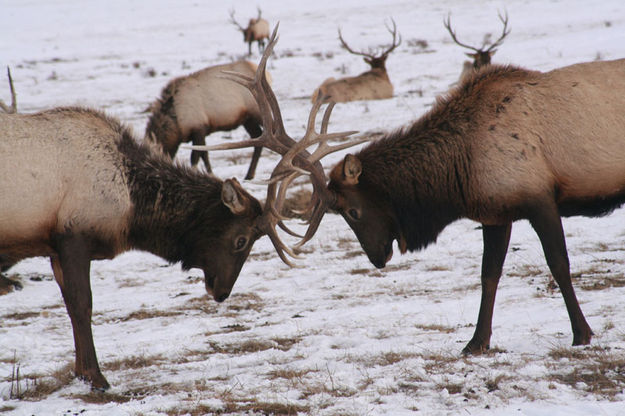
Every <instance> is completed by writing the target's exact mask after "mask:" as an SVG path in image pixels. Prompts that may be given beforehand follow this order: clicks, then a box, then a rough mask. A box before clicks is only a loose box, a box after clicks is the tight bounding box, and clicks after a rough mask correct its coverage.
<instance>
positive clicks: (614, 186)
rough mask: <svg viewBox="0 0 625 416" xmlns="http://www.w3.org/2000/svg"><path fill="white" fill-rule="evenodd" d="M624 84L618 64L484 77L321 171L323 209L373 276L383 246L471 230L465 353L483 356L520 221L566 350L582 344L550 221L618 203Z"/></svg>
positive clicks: (582, 326)
mask: <svg viewBox="0 0 625 416" xmlns="http://www.w3.org/2000/svg"><path fill="white" fill-rule="evenodd" d="M624 75H625V60H624V59H622V60H617V61H610V62H592V63H581V64H577V65H572V66H568V67H564V68H560V69H556V70H553V71H550V72H546V73H541V72H537V71H529V70H525V69H522V68H518V67H512V66H500V65H489V66H488V67H486V68H482V69H481V70H478V71H477V72H476V73H475V74H473V75H472V76H471V77H469V78H468V79H467V80H465V81H464V82H463V83H461V84H460V85H459V86H458V87H456V88H455V89H453V90H451V91H450V93H449V94H448V96H447V97H445V98H442V99H440V100H439V101H438V102H437V103H436V104H435V106H434V107H433V108H432V109H431V110H430V111H429V112H428V113H427V114H425V115H424V116H423V117H421V118H420V119H418V120H417V121H415V122H413V123H412V124H409V125H407V126H405V127H403V128H401V129H399V130H397V131H395V132H392V133H390V134H387V135H386V136H385V137H384V138H382V139H380V140H379V141H377V142H374V143H371V144H369V145H368V146H366V147H364V148H363V149H362V150H361V151H360V152H359V153H357V154H353V155H347V156H345V158H344V159H343V161H342V162H341V163H339V164H338V165H337V166H335V167H334V168H333V170H332V171H331V174H330V182H329V184H328V192H329V193H331V194H332V197H331V198H329V199H330V200H333V201H335V203H334V205H333V208H334V209H336V210H337V211H338V212H339V213H340V214H341V215H342V216H343V217H344V218H345V220H346V221H347V223H348V224H349V226H350V227H351V228H352V230H353V231H354V232H355V234H356V236H357V238H358V240H359V241H360V244H361V246H362V248H363V249H364V251H365V252H366V254H367V256H368V257H369V260H370V261H371V262H372V263H373V264H374V265H375V266H376V267H378V268H382V267H384V266H385V265H386V263H387V262H388V261H389V259H390V258H391V256H392V253H393V249H392V245H393V240H397V241H398V245H399V249H400V250H401V252H402V253H404V252H405V251H406V250H410V251H413V250H418V249H421V248H424V247H426V246H427V245H428V244H430V243H432V242H434V241H435V240H436V238H437V236H438V235H439V233H440V232H441V231H442V230H443V229H444V228H445V227H446V226H447V225H448V224H450V223H452V222H454V221H455V220H457V219H460V218H469V219H472V220H474V221H477V222H480V223H481V224H482V233H483V240H484V241H483V244H484V252H483V258H482V270H481V281H482V298H481V305H480V311H479V316H478V320H477V325H476V328H475V332H474V334H473V337H472V338H471V340H470V341H469V343H468V344H467V345H466V346H465V348H464V350H463V352H464V353H467V354H471V353H481V352H483V351H484V350H487V349H488V348H489V345H490V338H491V322H492V316H493V306H494V302H495V292H496V290H497V284H498V282H499V278H500V276H501V273H502V267H503V263H504V259H505V256H506V251H507V248H508V243H509V239H510V232H511V227H512V223H513V222H514V221H516V220H520V219H527V220H529V222H530V224H531V226H532V227H533V228H534V230H535V232H536V234H537V235H538V237H539V239H540V242H541V244H542V247H543V251H544V254H545V258H546V260H547V265H548V266H549V269H550V270H551V273H552V274H553V277H554V279H555V281H556V282H557V283H558V285H559V287H560V290H561V292H562V296H563V298H564V302H565V304H566V308H567V311H568V314H569V318H570V322H571V326H572V332H573V345H585V344H588V343H590V340H591V336H592V334H593V333H592V331H591V329H590V327H589V325H588V323H587V322H586V319H585V318H584V315H583V313H582V311H581V309H580V307H579V304H578V301H577V298H576V296H575V292H574V290H573V286H572V284H571V275H570V270H569V260H568V254H567V250H566V244H565V238H564V232H563V229H562V222H561V217H567V216H573V215H584V216H600V215H605V214H607V213H609V212H611V211H612V210H614V209H615V208H616V207H618V206H620V205H621V204H623V202H625V163H624V161H625V137H624V136H623V131H625V76H624ZM398 172H401V174H399V175H398V174H397V173H398Z"/></svg>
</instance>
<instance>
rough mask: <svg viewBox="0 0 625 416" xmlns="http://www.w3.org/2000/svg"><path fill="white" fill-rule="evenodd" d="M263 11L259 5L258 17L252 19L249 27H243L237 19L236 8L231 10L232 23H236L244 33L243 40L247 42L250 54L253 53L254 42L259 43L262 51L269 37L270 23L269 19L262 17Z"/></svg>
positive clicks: (259, 48)
mask: <svg viewBox="0 0 625 416" xmlns="http://www.w3.org/2000/svg"><path fill="white" fill-rule="evenodd" d="M261 13H262V12H261V10H260V7H259V8H258V17H256V18H255V19H254V18H252V19H250V21H249V22H248V24H247V27H243V26H241V25H240V24H239V23H238V22H237V21H236V20H235V18H234V10H230V23H232V24H233V25H235V26H236V27H237V28H238V29H239V30H240V31H241V33H243V42H246V43H247V46H248V48H247V49H248V50H247V54H248V56H249V55H251V54H252V42H256V43H257V44H258V51H259V52H260V53H262V52H263V50H264V49H265V40H266V39H267V38H269V23H268V22H267V20H265V19H263V18H262V17H260V15H261Z"/></svg>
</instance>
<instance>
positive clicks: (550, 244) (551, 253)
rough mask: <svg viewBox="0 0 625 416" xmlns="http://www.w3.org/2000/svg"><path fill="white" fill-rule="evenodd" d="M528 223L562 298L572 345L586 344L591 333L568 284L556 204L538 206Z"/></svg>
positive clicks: (569, 273) (573, 292)
mask: <svg viewBox="0 0 625 416" xmlns="http://www.w3.org/2000/svg"><path fill="white" fill-rule="evenodd" d="M530 224H531V225H532V227H533V228H534V231H536V234H538V238H539V239H540V243H541V244H542V246H543V251H544V253H545V258H546V260H547V265H548V266H549V270H551V274H552V275H553V278H554V279H555V281H556V283H557V284H558V286H559V287H560V292H562V296H563V297H564V303H565V304H566V310H567V312H568V314H569V319H570V321H571V328H572V329H573V345H587V344H590V339H591V338H592V335H593V332H592V330H591V329H590V326H589V325H588V323H587V322H586V318H585V317H584V314H583V313H582V309H581V308H580V307H579V302H578V301H577V297H576V296H575V290H574V289H573V284H572V283H571V272H570V265H569V256H568V254H567V251H566V242H565V239H564V230H563V229H562V221H561V219H560V214H559V213H558V210H557V207H556V206H555V205H549V206H546V207H544V206H543V207H541V209H539V210H537V213H536V214H535V215H534V216H533V217H532V218H530Z"/></svg>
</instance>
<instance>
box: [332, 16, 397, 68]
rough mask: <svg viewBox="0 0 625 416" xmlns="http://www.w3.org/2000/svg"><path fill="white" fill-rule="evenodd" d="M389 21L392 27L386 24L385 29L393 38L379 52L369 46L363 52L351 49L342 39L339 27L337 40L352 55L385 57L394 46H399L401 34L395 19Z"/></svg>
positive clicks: (373, 57)
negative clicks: (383, 49) (386, 46)
mask: <svg viewBox="0 0 625 416" xmlns="http://www.w3.org/2000/svg"><path fill="white" fill-rule="evenodd" d="M391 22H392V23H393V29H391V28H390V27H388V25H386V29H387V30H388V31H389V33H390V34H391V35H392V36H393V40H392V42H391V46H389V47H388V48H387V49H386V50H385V51H383V52H381V53H377V54H376V53H375V51H373V50H372V49H371V48H369V52H364V51H355V50H353V49H352V48H351V47H350V46H349V45H348V44H347V42H345V39H343V34H342V33H341V29H340V28H339V30H338V31H339V41H340V42H341V46H342V47H343V48H344V49H345V50H346V51H347V52H349V53H351V54H353V55H360V56H365V57H367V58H370V59H379V58H382V57H386V56H388V54H389V53H391V52H392V51H393V50H394V49H395V48H397V47H398V46H399V44H400V43H401V35H399V37H398V34H397V25H396V24H395V20H393V19H391Z"/></svg>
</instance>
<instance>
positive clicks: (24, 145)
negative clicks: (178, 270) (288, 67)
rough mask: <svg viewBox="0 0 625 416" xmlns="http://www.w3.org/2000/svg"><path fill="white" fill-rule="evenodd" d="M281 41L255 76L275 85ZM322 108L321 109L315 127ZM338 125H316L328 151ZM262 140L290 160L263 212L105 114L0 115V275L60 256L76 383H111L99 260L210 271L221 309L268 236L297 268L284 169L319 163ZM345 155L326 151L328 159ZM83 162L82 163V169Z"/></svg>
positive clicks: (209, 284)
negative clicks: (152, 261)
mask: <svg viewBox="0 0 625 416" xmlns="http://www.w3.org/2000/svg"><path fill="white" fill-rule="evenodd" d="M276 29H277V28H276ZM275 36H276V31H274V35H273V37H272V41H271V42H270V44H269V45H268V46H267V49H266V51H265V55H263V60H262V61H261V67H259V71H257V73H256V76H255V78H254V79H253V82H254V83H256V84H262V85H264V86H266V87H267V88H268V85H269V84H268V82H267V79H266V76H265V64H266V61H267V57H268V56H269V54H270V53H271V50H272V49H273V44H274V43H275ZM261 68H262V70H261ZM232 74H235V75H232ZM230 76H241V74H238V73H231V74H230ZM235 79H237V80H238V81H240V80H239V79H238V78H235ZM272 99H273V100H274V101H275V96H272ZM261 108H263V113H262V118H263V122H264V124H265V125H269V126H271V123H272V122H273V118H272V117H273V115H272V113H271V112H270V111H269V109H268V108H267V107H266V106H264V107H261ZM318 110H319V106H313V109H312V110H311V115H310V119H311V120H313V123H312V126H314V119H315V116H316V112H317V111H318ZM328 117H329V112H328V111H326V116H325V118H324V123H323V125H322V134H317V133H316V132H315V131H314V129H313V128H312V127H311V128H310V129H309V131H307V133H306V137H314V139H315V140H318V141H323V142H324V143H325V141H327V140H328V139H331V138H333V137H341V136H344V135H345V134H340V133H336V134H325V130H326V129H327V123H328ZM280 123H281V120H280ZM306 137H305V138H306ZM252 141H253V144H252V146H257V145H258V144H259V143H260V144H262V145H263V146H267V147H268V148H270V149H272V150H274V151H276V152H277V153H279V154H281V155H283V158H282V160H281V161H280V162H279V163H278V164H277V166H276V168H275V169H274V171H273V173H272V175H271V178H272V180H271V181H270V184H269V186H268V188H267V199H266V202H265V205H264V207H261V205H260V203H259V202H258V201H257V200H256V199H255V198H254V197H252V196H251V195H250V194H248V193H247V192H246V191H245V190H244V189H243V188H242V187H241V186H240V185H239V184H238V182H237V181H236V180H235V179H230V180H226V181H224V182H222V181H221V180H219V179H217V178H216V177H214V176H213V175H207V174H204V173H202V172H199V171H198V170H196V169H191V168H189V167H185V166H177V165H175V164H173V163H172V162H171V160H170V158H168V157H167V156H165V155H163V154H162V153H161V152H160V151H157V150H155V149H153V147H152V146H150V145H149V143H143V144H138V143H137V141H136V140H135V139H134V138H133V137H132V136H131V134H130V133H129V131H128V130H127V129H126V128H125V127H124V126H122V125H121V124H120V123H119V122H118V121H116V120H114V119H112V118H109V117H107V116H105V115H104V114H102V113H100V112H97V111H94V110H88V109H80V108H59V109H53V110H50V111H45V112H42V113H37V114H31V115H19V114H14V115H4V114H0V155H2V157H3V159H2V163H0V178H2V180H0V195H2V196H3V198H2V205H0V266H4V265H11V264H13V263H15V262H17V261H19V260H21V259H24V258H28V257H34V256H49V257H50V260H51V264H52V270H53V272H54V277H55V279H56V281H57V283H58V284H59V286H60V288H61V292H62V294H63V298H64V300H65V305H66V307H67V311H68V314H69V316H70V319H71V322H72V327H73V331H74V342H75V346H76V367H75V371H76V375H77V376H79V377H82V378H85V379H87V380H88V381H89V382H90V383H91V385H92V387H93V388H95V389H106V388H108V387H109V384H108V382H107V381H106V379H105V378H104V376H103V375H102V373H101V372H100V368H99V365H98V361H97V358H96V353H95V346H94V344H93V336H92V333H91V307H92V302H91V288H90V282H89V268H90V263H91V260H96V259H105V258H112V257H115V256H116V255H117V254H119V253H121V252H124V251H127V250H130V249H139V250H145V251H149V252H151V253H153V254H155V255H158V256H160V257H162V258H164V259H166V260H168V261H170V262H172V263H173V262H178V261H180V262H181V263H182V267H183V268H185V269H189V268H200V269H202V270H203V271H204V277H205V286H206V289H207V291H208V292H209V293H212V295H213V298H214V299H215V300H216V301H217V302H222V301H224V300H225V299H226V298H227V297H228V296H229V294H230V291H231V290H232V287H233V285H234V283H235V281H236V279H237V277H238V274H239V272H240V270H241V266H242V265H243V262H244V261H245V259H246V258H247V256H248V254H249V252H250V249H251V247H252V245H253V244H254V242H255V241H256V240H257V239H258V238H259V237H261V236H262V235H264V234H267V235H268V236H269V238H270V239H271V241H272V243H273V245H274V247H275V249H276V251H277V253H278V255H279V256H280V258H281V259H282V260H283V261H284V262H285V263H287V264H290V262H289V261H288V259H287V258H286V256H285V253H286V254H289V255H291V256H295V254H294V253H293V251H292V250H291V249H290V248H289V247H287V246H286V245H285V244H284V243H282V241H281V240H280V238H279V236H278V234H277V231H276V228H275V227H276V225H280V226H281V227H282V228H284V229H286V230H287V231H288V229H287V228H286V227H285V226H284V225H283V224H282V223H281V221H282V217H281V216H280V215H279V214H278V212H280V211H281V208H282V206H283V203H284V198H285V193H284V191H285V189H286V187H287V186H288V185H289V183H290V180H289V177H286V176H285V172H289V170H288V168H289V166H293V164H295V165H296V166H304V167H306V166H309V165H310V163H311V162H309V160H308V157H309V156H310V155H309V154H308V153H307V152H306V151H305V150H301V149H299V148H297V146H296V145H298V143H296V142H295V141H294V140H293V139H290V138H288V140H286V139H282V138H281V140H277V139H276V138H275V137H273V136H272V135H271V134H265V133H263V135H261V136H260V137H259V138H257V139H253V140H252ZM304 141H305V140H304ZM345 147H346V145H344V144H343V145H340V146H336V147H335V148H331V149H327V150H326V151H325V152H324V155H325V154H328V153H330V152H332V151H334V150H340V149H342V148H345ZM32 160H39V161H47V162H48V163H42V164H41V163H40V164H33V163H31V161H32ZM77 160H81V161H83V163H80V164H78V165H77V164H76V161H77ZM321 185H323V186H325V184H324V183H322V184H321Z"/></svg>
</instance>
